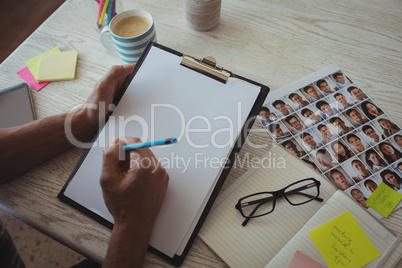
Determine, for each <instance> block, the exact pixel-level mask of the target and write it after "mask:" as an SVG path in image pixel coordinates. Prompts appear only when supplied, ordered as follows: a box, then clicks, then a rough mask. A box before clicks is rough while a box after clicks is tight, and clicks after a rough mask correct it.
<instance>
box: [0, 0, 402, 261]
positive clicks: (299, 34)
mask: <svg viewBox="0 0 402 268" xmlns="http://www.w3.org/2000/svg"><path fill="white" fill-rule="evenodd" d="M123 7H124V9H133V8H136V9H144V10H147V11H148V12H150V13H151V14H152V15H153V17H154V20H155V26H156V31H157V36H158V42H159V43H161V44H162V45H165V46H169V47H171V48H173V49H176V50H178V51H180V52H183V53H185V54H190V55H193V56H197V57H204V56H208V55H211V56H214V57H215V58H216V60H217V62H218V65H221V66H224V67H225V68H227V69H229V70H231V71H233V72H235V73H238V74H240V75H242V76H245V77H248V78H250V79H253V80H256V81H258V82H260V83H263V84H266V85H268V86H270V87H271V90H275V89H277V88H279V87H281V86H284V85H286V84H289V83H291V82H293V81H295V80H297V79H300V78H302V77H304V76H306V75H308V74H310V73H312V72H314V71H316V70H319V69H321V68H323V67H325V66H327V65H329V64H331V63H337V64H338V65H339V66H340V67H341V68H342V69H343V70H344V71H345V72H346V73H347V74H348V75H349V77H350V78H351V79H352V80H353V81H355V82H356V83H357V84H358V85H359V86H360V87H362V88H363V89H364V90H366V91H367V92H368V93H369V95H370V96H371V97H372V98H373V99H374V100H375V101H376V102H377V103H378V104H379V105H380V106H381V107H382V108H384V110H385V111H386V112H387V113H388V114H389V115H390V116H391V117H392V118H393V119H394V120H395V121H396V122H397V123H398V124H399V125H402V117H401V115H400V112H399V111H400V105H401V102H402V97H401V94H400V92H401V89H400V87H401V85H402V72H401V70H402V58H401V55H402V44H401V41H402V40H401V39H402V34H401V30H400V29H401V28H402V20H401V19H400V14H401V13H402V2H401V1H397V0H395V1H392V0H387V1H382V0H355V1H347V0H337V1H330V0H308V1H307V0H305V1H303V0H302V1H291V0H271V1H266V0H231V1H222V10H221V19H220V23H219V25H218V26H217V27H216V28H214V29H213V30H212V31H209V32H197V31H194V30H192V29H190V28H189V27H188V26H187V24H186V20H185V14H184V9H183V2H182V1H179V0H175V1H169V0H158V1H146V0H138V1H135V2H133V1H123ZM54 46H58V47H59V48H60V49H61V50H62V51H68V50H78V52H79V55H78V65H77V73H76V79H75V80H73V81H63V82H52V83H50V84H49V85H47V86H46V87H45V88H43V89H42V90H41V91H40V92H34V91H33V92H32V93H33V100H34V105H35V110H36V114H37V116H38V118H39V119H40V118H44V117H46V116H49V115H54V114H59V113H63V112H66V111H68V110H70V109H71V108H72V107H74V106H75V105H78V104H81V103H83V102H84V101H85V100H86V98H87V97H88V95H89V94H90V92H91V91H92V89H93V87H94V84H95V82H96V81H97V80H98V79H100V78H101V77H102V76H103V75H104V74H105V73H106V72H107V70H108V69H109V68H110V67H111V66H112V65H114V64H122V62H121V61H120V60H119V58H118V56H117V54H114V53H110V52H108V51H107V50H106V49H104V48H103V47H102V45H101V44H100V42H99V41H98V31H97V30H96V29H95V27H94V26H93V22H92V21H90V17H89V13H88V11H87V6H86V4H85V2H84V1H80V0H69V1H66V2H65V3H64V4H63V5H62V6H61V7H60V8H59V9H58V10H57V11H56V12H55V13H54V14H53V15H52V16H51V17H50V18H49V19H48V20H47V21H46V22H45V23H44V24H43V25H42V26H40V27H39V28H38V29H37V30H36V31H35V32H34V33H33V34H32V35H31V36H30V37H29V38H28V39H27V40H26V41H25V42H24V43H23V44H22V45H21V46H20V47H18V48H17V49H16V50H15V51H14V52H13V53H12V54H11V55H10V56H9V57H8V58H7V59H6V60H5V61H4V62H3V63H2V64H1V65H0V88H5V87H8V86H11V85H14V84H17V83H20V82H22V81H21V79H20V78H19V76H17V74H16V72H17V71H19V70H21V69H22V68H24V62H25V61H26V60H28V59H30V58H32V57H34V56H36V55H38V54H40V53H42V52H44V51H46V50H48V49H51V48H53V47H54ZM252 144H260V145H264V144H265V145H266V148H262V149H254V146H252ZM272 146H273V144H272V142H271V141H270V139H269V138H268V135H267V134H266V133H264V131H262V128H261V127H260V126H259V124H257V123H255V124H254V126H253V129H252V131H251V133H250V136H249V138H248V140H247V143H246V144H245V145H244V147H243V148H242V150H241V152H240V159H245V158H247V157H249V159H252V157H261V156H262V155H263V154H264V153H265V152H266V150H268V149H269V148H270V147H272ZM82 152H83V150H82V149H77V148H76V149H72V150H70V151H68V152H65V153H63V154H61V155H59V156H58V157H56V158H54V159H52V160H49V161H48V162H46V163H44V164H42V165H40V166H38V167H37V168H35V169H33V170H31V171H29V172H27V173H26V174H24V175H23V176H21V177H20V178H18V179H16V180H14V181H12V182H10V183H7V184H4V185H1V186H0V206H1V208H2V209H4V210H6V211H8V212H9V213H11V214H13V215H15V216H17V217H18V218H20V219H21V220H23V221H25V222H27V223H28V224H30V225H32V226H33V227H35V228H37V229H38V230H40V231H42V232H43V233H45V234H47V235H49V236H51V237H53V238H55V239H56V240H58V241H60V242H61V243H63V244H65V245H67V246H68V247H71V248H72V249H74V250H76V251H78V252H80V253H81V254H83V255H85V256H88V257H90V258H93V259H95V260H98V261H102V259H103V258H104V255H105V252H106V249H107V245H108V240H109V237H110V230H109V229H107V228H106V227H103V226H101V225H100V224H98V223H97V222H95V221H93V220H91V219H89V218H88V217H86V216H84V215H83V214H81V213H79V212H78V211H77V210H75V209H73V208H71V207H70V206H68V205H66V204H64V203H62V202H60V201H59V200H58V199H57V198H56V196H57V194H58V193H59V191H60V190H61V188H62V186H63V185H64V183H65V182H66V180H67V178H68V176H69V175H70V173H71V172H72V170H73V168H74V166H75V165H76V163H77V161H78V159H79V157H80V156H81V154H82ZM245 170H246V168H245V167H239V166H238V167H235V168H233V169H232V170H231V172H230V174H229V177H228V179H227V181H226V183H225V185H224V187H223V190H224V189H226V188H227V187H228V185H230V184H231V183H232V182H233V181H235V180H236V179H237V178H238V177H239V176H240V175H241V174H243V173H244V172H245ZM88 192H90V189H88ZM384 223H385V224H386V225H387V226H388V227H389V228H390V229H392V230H394V231H395V232H396V233H398V234H399V235H402V211H401V210H399V211H397V212H396V213H393V214H392V215H391V216H390V218H388V219H386V220H384ZM399 264H401V262H400V263H399ZM158 266H160V267H168V266H169V265H168V264H167V263H166V262H164V261H162V260H160V259H159V258H157V257H156V256H154V255H152V254H150V253H148V254H147V257H146V261H145V267H158ZM225 266H226V265H225V263H223V262H222V261H221V260H220V259H219V257H217V256H216V255H215V254H214V253H213V251H212V250H211V249H209V248H208V246H207V245H205V244H204V243H203V242H202V241H201V240H200V239H197V240H196V241H195V243H194V245H193V247H192V249H191V250H190V253H189V255H188V257H187V259H186V260H185V262H184V264H183V267H225Z"/></svg>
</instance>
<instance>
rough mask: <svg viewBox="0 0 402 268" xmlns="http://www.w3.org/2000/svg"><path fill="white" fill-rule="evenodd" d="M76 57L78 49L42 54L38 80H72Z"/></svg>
mask: <svg viewBox="0 0 402 268" xmlns="http://www.w3.org/2000/svg"><path fill="white" fill-rule="evenodd" d="M77 57H78V51H66V52H60V53H47V54H44V55H43V56H42V60H41V62H40V65H39V71H38V79H37V80H38V82H42V81H60V80H73V79H74V78H75V68H76V65H77Z"/></svg>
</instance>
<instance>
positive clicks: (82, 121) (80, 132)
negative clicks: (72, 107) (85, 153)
mask: <svg viewBox="0 0 402 268" xmlns="http://www.w3.org/2000/svg"><path fill="white" fill-rule="evenodd" d="M71 113H73V115H72V116H71V122H69V123H70V124H69V125H68V124H65V127H71V132H72V134H73V136H74V137H75V139H77V140H78V141H80V142H88V141H90V140H91V139H92V138H93V136H94V135H95V134H96V132H97V131H98V123H97V122H93V120H91V119H90V118H89V117H88V115H87V112H86V111H85V109H83V108H80V109H78V110H76V111H71Z"/></svg>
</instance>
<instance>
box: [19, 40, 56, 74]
mask: <svg viewBox="0 0 402 268" xmlns="http://www.w3.org/2000/svg"><path fill="white" fill-rule="evenodd" d="M56 52H60V49H59V48H58V47H54V48H52V49H50V50H48V51H46V52H44V53H42V54H40V55H38V56H36V57H34V58H32V59H30V60H27V61H26V62H25V64H26V66H27V67H28V69H29V70H30V71H31V73H32V75H33V76H34V77H35V80H37V77H38V70H39V65H40V62H41V60H42V56H43V54H46V53H56Z"/></svg>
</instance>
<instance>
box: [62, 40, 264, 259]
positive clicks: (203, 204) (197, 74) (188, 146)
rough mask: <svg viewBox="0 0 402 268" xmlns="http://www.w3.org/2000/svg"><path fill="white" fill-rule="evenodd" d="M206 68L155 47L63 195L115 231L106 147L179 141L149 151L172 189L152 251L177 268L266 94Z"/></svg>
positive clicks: (152, 45)
mask: <svg viewBox="0 0 402 268" xmlns="http://www.w3.org/2000/svg"><path fill="white" fill-rule="evenodd" d="M206 62H208V63H207V64H205V63H201V62H200V61H196V60H194V59H192V58H191V57H188V56H184V55H183V54H181V53H179V52H177V51H174V50H171V49H169V48H167V47H164V46H162V45H159V44H155V43H150V44H149V45H148V46H147V48H146V50H145V51H144V53H143V54H142V56H141V59H140V61H139V62H138V63H137V64H136V66H135V69H134V71H133V73H132V74H131V75H130V76H129V78H128V79H127V81H126V83H125V85H124V86H123V87H124V88H125V91H123V92H124V93H123V94H122V95H121V96H120V97H119V101H118V104H117V106H116V108H115V109H114V111H113V113H112V115H111V116H110V117H109V119H108V121H107V123H106V124H105V126H104V127H103V128H102V129H101V130H100V132H99V133H98V136H97V137H96V138H95V140H94V141H93V144H92V146H91V147H90V149H88V150H87V151H86V152H85V153H84V155H83V157H82V158H81V160H80V161H79V163H78V164H77V167H76V168H75V170H74V171H73V173H72V174H71V176H70V178H69V179H68V181H67V183H66V184H65V186H64V188H63V189H62V191H61V192H60V194H59V198H60V199H61V200H63V201H65V202H67V203H68V204H70V205H72V206H74V207H76V208H77V209H79V210H81V211H83V212H84V213H86V214H87V215H89V216H91V217H93V218H95V219H97V220H98V221H99V222H101V223H103V224H105V225H107V226H109V227H111V226H112V224H113V218H112V216H111V215H110V213H109V212H108V210H107V208H106V206H105V204H104V201H103V197H102V192H101V188H100V185H99V177H100V171H101V165H102V152H103V150H104V148H106V147H107V146H108V143H109V141H110V140H111V139H112V138H114V137H120V136H134V137H140V138H141V140H142V141H144V142H145V141H152V140H160V139H165V138H167V137H175V138H177V139H178V143H177V144H175V145H173V146H166V147H152V148H151V150H152V151H153V153H154V154H155V156H156V157H157V159H158V160H159V161H160V162H161V163H162V165H164V166H165V168H166V169H167V172H168V174H169V176H170V181H169V186H168V190H167V193H166V196H165V200H164V203H163V205H162V208H161V211H160V213H159V216H158V218H157V221H156V224H155V226H154V230H153V234H152V237H151V240H150V246H151V247H150V250H151V251H152V252H155V253H156V254H158V255H159V256H161V257H162V258H164V259H165V260H167V261H169V262H171V263H172V264H175V265H180V264H181V263H182V262H183V260H184V258H185V256H186V254H187V252H188V250H189V249H190V247H191V244H192V242H193V241H194V239H195V238H196V235H197V233H198V231H199V229H200V228H201V225H202V223H203V221H204V220H205V217H206V215H207V214H208V212H209V210H210V208H211V206H212V203H213V202H214V200H215V198H216V196H217V194H218V192H219V189H220V188H221V186H222V184H223V182H224V180H225V178H226V176H227V174H228V173H229V170H230V167H231V166H232V164H233V162H234V159H235V156H236V154H237V153H238V152H239V150H240V148H241V145H242V143H243V142H244V140H245V138H246V136H247V133H248V129H249V128H250V127H251V124H252V123H253V121H254V119H253V116H254V118H255V116H256V114H257V113H258V109H259V108H260V107H261V105H262V102H263V101H264V99H265V97H266V96H267V94H268V91H269V89H268V87H266V86H263V85H261V84H258V83H256V82H253V81H250V80H247V79H245V78H242V77H240V76H237V75H234V74H231V73H230V72H228V71H226V70H223V69H222V68H216V67H215V66H214V65H213V64H212V63H211V61H210V59H209V60H208V61H206ZM197 66H201V67H200V68H197ZM197 130H200V131H197Z"/></svg>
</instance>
